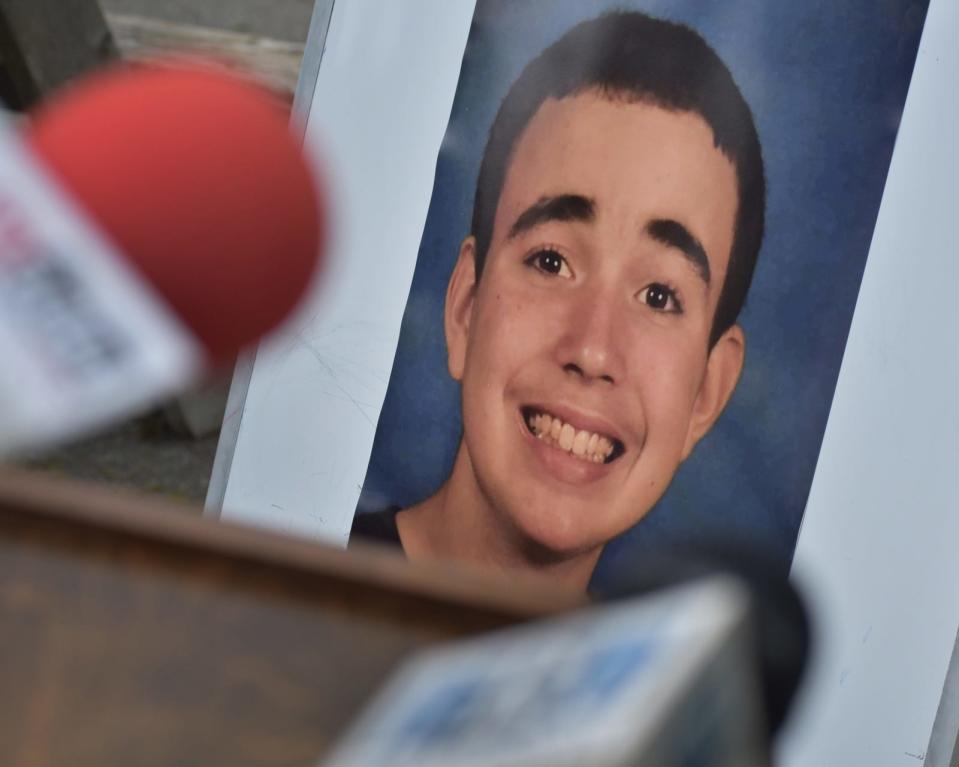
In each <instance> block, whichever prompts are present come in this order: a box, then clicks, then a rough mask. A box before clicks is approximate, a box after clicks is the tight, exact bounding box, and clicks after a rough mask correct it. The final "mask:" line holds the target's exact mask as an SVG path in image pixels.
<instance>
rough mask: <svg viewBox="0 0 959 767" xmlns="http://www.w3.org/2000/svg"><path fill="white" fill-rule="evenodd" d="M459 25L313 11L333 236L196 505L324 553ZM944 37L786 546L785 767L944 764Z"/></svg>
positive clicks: (410, 248) (457, 47) (938, 21)
mask: <svg viewBox="0 0 959 767" xmlns="http://www.w3.org/2000/svg"><path fill="white" fill-rule="evenodd" d="M472 13H473V2H472V0H428V1H425V0H415V1H413V0H408V1H406V2H391V3H389V4H383V3H381V2H378V1H377V0H338V2H336V3H335V4H331V3H322V2H320V3H318V6H317V12H316V16H315V18H314V25H313V29H312V30H311V40H310V43H308V51H307V64H309V65H313V64H318V59H319V53H321V54H322V66H319V67H318V73H317V75H316V78H315V84H314V83H311V82H310V79H311V78H310V76H309V74H308V75H307V76H306V77H305V79H303V80H301V85H300V89H299V90H300V92H299V93H298V100H299V104H300V108H301V113H302V114H306V115H308V117H309V120H308V123H307V126H306V141H307V143H308V144H310V145H311V146H315V147H316V148H317V150H318V151H319V153H320V155H322V157H323V165H324V169H325V173H326V174H327V176H328V177H329V179H330V187H331V188H335V189H336V191H337V194H336V196H335V197H334V198H332V202H333V203H334V205H335V208H334V210H333V215H332V236H333V239H332V243H331V247H330V249H329V251H328V261H327V264H326V267H325V274H324V279H323V280H322V282H321V284H320V286H319V287H318V289H317V290H316V292H315V293H314V295H313V296H312V297H311V300H310V301H309V302H308V304H307V306H306V307H305V308H304V309H303V311H302V312H301V314H300V315H299V316H298V317H297V318H296V319H295V320H294V321H293V322H292V323H291V324H290V325H289V326H288V328H287V329H286V330H285V331H283V332H282V333H280V334H279V335H278V336H276V337H275V338H273V339H271V340H270V341H269V342H267V343H264V344H262V345H261V346H260V348H259V349H258V350H257V352H256V357H255V361H253V360H252V359H251V360H248V361H247V362H246V363H245V364H243V365H241V367H240V369H239V370H238V373H237V380H236V381H235V383H234V391H233V393H232V395H231V401H230V404H229V406H228V411H227V416H226V421H225V424H224V437H223V439H222V440H221V446H220V449H219V452H218V456H217V466H216V470H215V474H214V481H213V483H212V485H211V492H210V498H209V502H208V506H209V507H210V510H211V513H213V514H216V513H219V515H220V516H221V518H223V519H229V520H232V521H240V522H245V523H251V524H256V525H262V526H265V527H271V528H276V529H280V530H283V531H286V532H291V533H296V534H301V535H305V536H308V537H311V538H316V539H322V540H326V541H329V542H334V543H339V544H344V543H345V541H346V538H347V535H348V533H349V528H350V523H351V519H352V515H353V510H354V508H355V506H356V502H357V499H358V497H359V493H360V486H361V484H362V482H363V477H364V474H365V472H366V466H367V460H368V457H369V452H370V448H371V445H372V442H373V436H374V430H375V424H376V419H377V416H378V414H379V409H380V407H381V405H382V402H383V397H384V395H385V392H386V387H387V382H388V379H389V375H390V370H391V366H392V361H393V354H394V351H395V347H396V341H397V336H398V332H399V323H400V319H401V317H402V314H403V310H404V305H405V301H406V296H407V292H408V288H409V284H410V280H411V278H412V273H413V268H414V264H415V258H416V253H417V249H418V246H419V242H420V237H421V234H422V228H423V223H424V221H425V218H426V212H427V206H428V204H429V200H430V195H431V190H432V181H433V171H434V168H435V162H436V156H437V153H438V151H439V148H440V144H441V141H442V139H443V134H444V131H445V129H446V125H447V120H448V118H449V114H450V109H451V104H452V99H453V95H454V92H455V89H456V85H457V76H458V73H459V67H460V63H461V60H462V56H463V50H464V47H465V44H466V38H467V34H468V31H469V27H470V21H471V18H472ZM327 22H328V25H329V26H328V30H327ZM956 29H959V6H957V5H956V4H955V3H953V2H949V1H948V0H933V2H932V3H931V4H930V8H929V12H928V17H927V22H926V27H925V31H924V35H923V40H922V44H921V47H920V51H919V57H918V59H917V64H916V71H915V75H914V78H913V81H912V85H911V88H910V93H909V97H908V100H907V104H906V110H905V114H904V116H903V120H902V124H901V128H900V133H899V137H898V140H897V144H896V149H895V153H894V156H893V161H892V165H891V168H890V172H889V177H888V182H887V186H886V189H885V193H884V196H883V201H882V206H881V209H880V214H879V219H878V223H877V226H876V229H875V233H874V239H873V245H872V248H871V250H870V253H869V258H868V262H867V266H866V271H865V275H864V278H863V282H862V287H861V292H860V295H859V300H858V303H857V306H856V312H855V316H854V320H853V324H852V330H851V333H850V336H849V340H848V345H847V348H846V353H845V357H844V362H843V365H842V370H841V373H840V377H839V382H838V386H837V389H836V394H835V399H834V402H833V407H832V411H831V415H830V419H829V425H828V428H827V431H826V434H825V439H824V442H823V447H822V451H821V454H820V458H819V462H818V467H817V472H816V477H815V480H814V483H813V487H812V492H811V495H810V497H809V501H808V504H807V508H806V512H805V516H804V520H803V526H802V530H801V533H800V537H799V542H798V545H797V549H796V555H795V562H794V573H795V575H796V577H797V579H798V580H799V581H800V583H801V584H802V585H804V586H806V587H807V588H808V589H809V593H810V595H811V597H812V599H813V608H814V614H815V618H816V625H817V630H818V636H819V640H820V641H819V654H818V656H817V657H816V659H815V662H814V667H813V671H812V674H811V675H810V679H809V683H808V685H807V688H806V691H805V695H804V699H803V704H802V705H801V707H800V709H799V711H798V712H797V715H796V716H794V721H793V726H792V727H791V729H790V731H789V733H787V737H786V738H784V739H783V741H782V743H781V758H782V760H783V763H784V764H786V765H796V767H800V765H808V764H868V765H914V764H916V763H917V762H919V763H922V762H923V761H925V763H926V764H933V763H935V764H942V765H945V764H947V763H948V759H949V756H950V755H949V754H945V753H942V752H941V751H940V752H939V753H937V755H936V759H937V761H935V762H933V761H931V760H927V759H926V757H927V750H928V749H929V742H930V738H931V734H932V729H933V722H934V719H935V718H936V713H937V709H938V708H939V706H940V697H941V693H942V690H943V685H944V681H945V679H946V672H947V668H948V666H949V661H950V655H951V652H952V649H953V644H954V641H955V639H956V631H957V627H959V600H957V598H956V597H957V590H959V587H957V585H956V584H959V557H956V556H954V555H953V549H954V547H955V541H956V540H959V517H957V516H956V515H955V514H954V513H953V511H952V509H953V507H954V506H955V503H956V500H955V499H956V497H957V494H956V491H955V487H954V483H953V482H952V477H953V474H954V471H955V469H954V468H953V466H954V464H955V460H954V456H955V455H956V454H957V453H959V448H957V441H956V436H955V435H956V434H959V410H957V409H956V408H955V407H954V406H953V403H954V401H955V395H954V392H955V391H957V390H959V355H957V354H956V353H955V352H954V348H955V345H956V344H955V342H954V340H953V336H954V332H953V330H952V327H953V326H954V323H953V322H952V321H951V320H950V319H949V318H948V316H947V315H948V312H949V311H950V309H951V306H952V296H951V294H950V293H951V286H952V285H953V284H954V280H952V279H951V277H952V276H953V274H956V276H957V277H959V259H957V258H956V254H957V252H959V243H957V240H956V236H955V232H954V228H953V224H952V222H953V220H954V217H955V216H954V212H953V211H952V207H953V206H954V205H955V203H954V198H955V195H954V193H953V190H952V186H953V181H954V179H955V178H957V177H959V152H957V151H956V150H955V149H954V141H955V136H956V135H959V104H957V102H956V100H955V99H954V98H952V94H953V91H954V88H953V85H952V84H953V83H955V82H956V81H957V79H959V53H957V52H956V51H955V48H954V46H953V45H952V44H951V37H952V35H953V33H954V31H955V30H956ZM324 43H325V48H324ZM399 60H401V61H403V67H396V66H395V62H396V61H399ZM304 94H309V95H311V96H312V98H308V96H304ZM849 193H850V194H855V190H854V189H850V190H849ZM371 210H376V211H379V213H378V214H377V215H375V216H371V214H370V211H371ZM384 247H388V248H389V252H390V258H389V259H384V258H383V255H382V250H383V248H384ZM954 735H955V733H951V737H952V740H953V742H954V740H955V738H954ZM949 737H950V734H948V733H947V734H946V736H945V738H944V740H946V741H948V740H949ZM930 756H931V753H930Z"/></svg>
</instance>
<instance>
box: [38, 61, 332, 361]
mask: <svg viewBox="0 0 959 767" xmlns="http://www.w3.org/2000/svg"><path fill="white" fill-rule="evenodd" d="M27 140H28V141H29V143H30V144H31V145H32V147H33V149H34V151H35V152H36V154H37V155H38V156H39V157H40V159H41V160H42V161H44V163H45V164H46V165H47V166H48V168H49V170H50V171H51V172H52V174H53V176H54V178H56V179H57V180H58V181H59V182H60V183H61V184H62V185H63V186H64V187H65V188H66V189H67V190H68V192H69V193H70V194H71V196H72V197H73V198H74V199H75V201H76V202H78V203H79V204H80V206H81V208H82V209H84V210H85V211H86V212H87V213H88V214H89V215H90V217H91V218H92V219H93V220H94V221H95V222H96V223H97V224H99V227H100V229H101V230H102V232H103V233H104V234H106V235H107V236H108V237H109V238H110V239H111V240H112V241H113V243H114V244H115V245H116V246H117V248H118V249H119V251H120V252H121V253H123V254H124V256H125V257H126V259H127V260H128V261H129V262H130V263H131V264H132V265H133V266H134V267H135V268H136V269H138V270H139V271H140V273H142V274H143V275H144V276H145V277H146V278H147V280H148V281H149V282H150V283H151V284H152V285H153V286H154V288H155V289H156V290H157V291H158V292H159V294H160V295H161V296H162V297H163V298H165V299H166V301H167V302H168V303H169V304H170V305H171V306H172V308H173V309H174V310H175V312H176V313H177V314H178V315H179V316H180V318H181V319H182V320H183V321H184V323H185V324H186V325H187V326H188V327H190V328H191V329H192V330H193V332H194V333H195V334H196V336H197V337H198V338H199V340H200V341H201V342H202V344H203V345H204V346H205V347H206V349H207V350H208V352H209V354H210V356H211V358H212V359H213V361H226V360H228V359H229V358H230V357H232V356H233V355H234V354H236V352H237V351H239V350H240V349H241V348H242V347H243V346H245V345H247V344H249V343H251V342H253V341H255V340H257V339H258V338H260V336H262V335H263V334H264V333H266V332H268V331H269V330H270V329H272V328H273V327H275V326H276V325H277V324H278V323H279V322H280V321H281V320H282V319H283V318H284V317H285V316H286V315H287V314H288V313H289V311H290V310H291V309H292V307H293V306H294V305H295V303H296V302H297V300H298V299H299V298H300V297H301V296H302V294H303V292H304V290H305V288H306V287H307V285H308V283H309V282H310V278H311V276H312V273H313V271H314V268H315V267H316V265H317V261H318V258H319V251H320V244H321V242H320V241H321V236H322V235H321V231H322V224H323V221H322V214H321V208H320V200H319V190H318V189H317V186H316V184H315V181H314V179H313V176H312V173H311V170H310V168H309V167H308V165H307V163H306V161H305V159H304V156H303V154H302V151H301V148H300V145H299V143H298V141H297V140H296V139H295V138H294V137H293V135H292V133H291V131H290V129H289V124H288V110H287V109H286V108H285V107H284V105H283V104H282V103H281V102H280V101H278V100H276V99H274V98H273V97H272V96H271V95H269V94H268V93H267V92H266V91H264V90H262V89H260V88H259V87H258V86H256V85H253V84H251V83H248V82H246V81H244V80H241V79H240V78H238V77H235V76H233V75H230V74H226V73H223V72H214V71H210V70H208V69H188V68H186V67H181V66H175V67H159V66H158V67H142V68H120V69H114V70H109V71H107V72H103V73H100V74H98V75H94V76H93V77H89V78H86V79H85V80H83V81H80V82H79V83H78V84H76V85H74V86H72V87H70V88H68V89H66V90H65V91H64V92H63V93H62V94H61V95H59V96H56V97H54V98H53V99H52V100H51V101H49V102H47V103H46V104H45V105H43V106H42V107H41V108H40V109H39V110H38V111H37V113H36V114H35V116H34V120H33V123H32V127H31V128H30V130H29V132H28V135H27Z"/></svg>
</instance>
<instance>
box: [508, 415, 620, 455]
mask: <svg viewBox="0 0 959 767" xmlns="http://www.w3.org/2000/svg"><path fill="white" fill-rule="evenodd" d="M520 412H521V415H522V418H523V422H524V423H525V425H526V428H527V430H528V431H529V433H530V434H532V435H533V436H534V437H536V438H537V439H538V440H540V441H541V442H543V443H545V444H546V445H548V446H550V447H551V448H553V449H555V450H557V451H562V452H563V453H567V454H568V455H569V456H570V457H573V458H575V459H576V460H578V461H583V462H586V463H591V464H609V463H612V462H613V461H615V460H616V459H617V458H619V457H620V456H621V455H622V454H623V453H624V452H625V446H624V445H623V442H622V440H621V439H619V437H617V436H616V434H615V432H614V430H613V428H612V427H611V426H610V425H609V424H608V423H607V422H605V421H604V420H603V419H598V418H595V417H590V416H586V415H583V414H581V413H576V412H574V411H571V410H570V409H568V408H566V407H555V406H554V407H550V406H545V405H524V406H523V407H521V408H520Z"/></svg>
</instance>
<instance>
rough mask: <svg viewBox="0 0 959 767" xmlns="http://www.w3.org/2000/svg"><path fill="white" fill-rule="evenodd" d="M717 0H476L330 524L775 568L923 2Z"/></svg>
mask: <svg viewBox="0 0 959 767" xmlns="http://www.w3.org/2000/svg"><path fill="white" fill-rule="evenodd" d="M747 5H750V4H749V3H746V2H739V1H738V0H737V2H733V3H710V4H706V5H705V6H704V5H703V4H697V3H691V2H688V3H683V2H672V3H665V2H661V3H651V2H635V3H615V4H614V3H595V4H593V3H590V4H582V3H574V2H528V3H506V2H499V1H493V0H480V2H479V3H478V4H477V8H476V11H475V14H474V25H473V30H472V32H471V35H470V40H469V43H468V45H467V50H466V54H465V56H464V61H463V69H462V71H461V74H460V86H459V88H458V90H457V95H456V100H455V101H454V106H453V114H452V116H451V119H450V125H449V129H448V132H447V138H446V141H445V142H444V146H443V149H442V151H441V154H440V158H439V162H438V165H437V173H436V182H435V185H434V192H433V202H432V204H431V207H430V212H429V215H428V218H427V222H426V227H425V231H424V234H423V240H422V244H421V250H420V254H419V258H418V261H417V269H416V273H415V274H414V278H413V287H412V289H411V291H410V297H409V300H408V303H407V311H406V316H405V317H404V322H403V328H402V330H401V335H400V345H399V349H398V351H397V355H396V360H395V363H394V368H393V374H392V377H391V379H390V386H389V390H388V393H387V398H386V402H385V404H384V407H383V410H382V413H381V416H380V419H379V422H378V424H377V432H376V440H375V442H374V447H373V455H372V457H371V460H370V466H369V470H368V474H367V479H366V482H365V484H364V493H363V496H362V497H361V502H360V506H361V508H360V509H358V512H357V515H356V517H355V519H354V524H353V532H352V536H351V542H352V541H355V540H359V539H373V540H379V541H381V542H387V543H391V544H393V545H396V546H399V547H400V548H401V549H402V551H403V552H404V553H405V555H406V556H407V557H409V558H410V559H411V560H414V561H416V560H455V561H461V562H465V563H468V564H470V565H475V566H477V567H483V568H491V569H496V570H502V571H513V570H516V571H526V572H533V573H536V574H538V575H541V576H543V577H546V578H549V579H550V580H552V581H554V582H557V583H563V584H566V585H568V586H570V587H573V588H578V589H586V588H587V587H588V586H589V584H590V583H591V582H593V583H595V582H596V581H601V580H602V578H603V572H604V566H608V564H609V563H610V562H611V561H615V560H617V559H619V560H624V559H625V560H628V559H629V558H631V557H637V556H642V553H643V552H644V551H646V550H650V549H652V548H654V547H661V546H666V545H675V544H679V543H683V542H696V541H697V540H699V539H704V538H709V537H711V536H712V537H720V536H727V537H736V538H739V539H741V540H742V539H746V540H750V541H752V542H754V543H755V544H756V545H759V546H762V547H763V548H765V549H766V550H767V551H768V552H769V553H770V554H771V555H773V556H776V557H778V558H779V560H780V561H781V562H782V567H783V569H784V570H785V569H787V568H788V566H789V559H790V557H791V552H792V547H793V545H794V544H795V538H796V535H797V532H798V526H799V523H800V522H801V518H802V508H803V504H804V503H805V498H806V494H807V493H808V488H809V484H810V482H811V478H812V473H813V471H814V469H815V461H816V456H817V453H818V448H819V443H820V441H821V438H822V432H823V430H824V428H825V419H826V417H827V415H828V407H829V401H830V398H831V396H832V391H833V388H834V387H835V381H836V376H837V374H838V367H839V363H840V361H841V355H842V348H843V344H844V341H845V336H846V333H847V332H848V327H849V321H850V319H851V316H852V310H853V306H854V303H855V296H856V291H857V289H858V280H859V277H860V276H861V273H862V269H863V266H864V264H865V258H866V254H867V251H868V245H869V236H870V234H871V230H872V226H873V224H874V221H875V217H876V214H877V211H878V203H879V199H880V197H881V194H882V184H883V181H884V178H885V173H886V170H887V168H888V163H889V157H890V155H891V151H892V146H893V143H894V141H895V134H896V129H897V124H898V123H897V120H898V113H899V112H898V111H897V110H901V108H902V103H903V101H904V98H905V93H906V88H907V86H908V81H909V74H910V71H911V66H912V63H913V61H914V58H915V51H916V45H917V43H918V34H919V30H920V29H921V23H922V13H924V7H925V6H924V4H921V3H918V4H917V3H915V2H907V1H906V0H902V1H901V2H898V3H897V5H898V7H899V8H900V12H901V13H900V18H899V19H898V20H899V21H900V22H902V23H901V24H900V25H899V27H898V29H897V28H894V21H892V20H890V19H889V18H886V19H878V20H877V19H875V18H871V20H870V17H869V15H868V6H869V4H868V3H867V2H860V3H854V4H852V5H853V6H861V7H859V8H851V7H845V8H844V9H842V10H836V9H835V8H833V6H832V5H830V4H827V3H814V4H811V5H810V7H808V8H802V9H797V8H793V7H792V6H787V5H786V4H779V6H781V7H778V8H777V9H776V10H772V11H768V12H767V13H766V14H765V17H764V18H759V17H756V18H752V20H751V24H748V25H747V24H743V23H741V21H742V19H743V18H744V16H742V15H741V14H740V15H737V9H738V10H743V9H745V8H746V6H747ZM812 6H816V7H812ZM917 8H919V12H918V13H917V10H916V9H917ZM816 13H819V14H820V17H821V18H819V19H818V22H819V23H818V24H810V23H808V22H809V20H810V19H813V20H815V19H816V15H815V14H816ZM836 14H839V15H840V16H842V17H843V18H842V19H841V20H842V21H843V22H844V24H843V25H841V26H842V29H840V30H838V31H837V28H836V24H835V22H836V21H837V19H835V18H832V19H830V18H829V17H830V15H833V16H835V15H836ZM759 16H760V17H761V16H763V14H759ZM888 16H889V17H894V16H896V14H895V13H893V12H890V13H889V14H888ZM907 22H908V23H907ZM870 24H871V25H872V26H869V25H870ZM857 25H858V26H857ZM864 25H865V26H864ZM910 30H911V31H910ZM799 31H802V34H803V35H804V36H805V37H804V38H803V40H802V45H799V44H798V43H796V44H795V45H794V47H792V48H790V34H793V35H795V34H799ZM531 41H541V42H542V44H538V45H532V42H531ZM877 41H878V42H877ZM747 299H748V300H747Z"/></svg>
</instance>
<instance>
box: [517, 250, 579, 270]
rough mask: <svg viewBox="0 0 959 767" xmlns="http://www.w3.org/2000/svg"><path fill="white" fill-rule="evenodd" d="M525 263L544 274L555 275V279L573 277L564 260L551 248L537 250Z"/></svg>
mask: <svg viewBox="0 0 959 767" xmlns="http://www.w3.org/2000/svg"><path fill="white" fill-rule="evenodd" d="M526 263H527V264H528V265H529V266H532V267H534V268H535V269H538V270H539V271H541V272H544V273H546V274H555V275H556V276H557V277H572V276H573V272H572V271H571V270H570V268H569V264H568V263H567V262H566V259H565V258H563V257H562V256H561V255H560V254H559V253H557V252H556V251H555V250H553V249H552V248H544V249H543V250H537V251H536V252H535V253H534V254H533V255H531V256H530V257H529V258H527V259H526Z"/></svg>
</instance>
